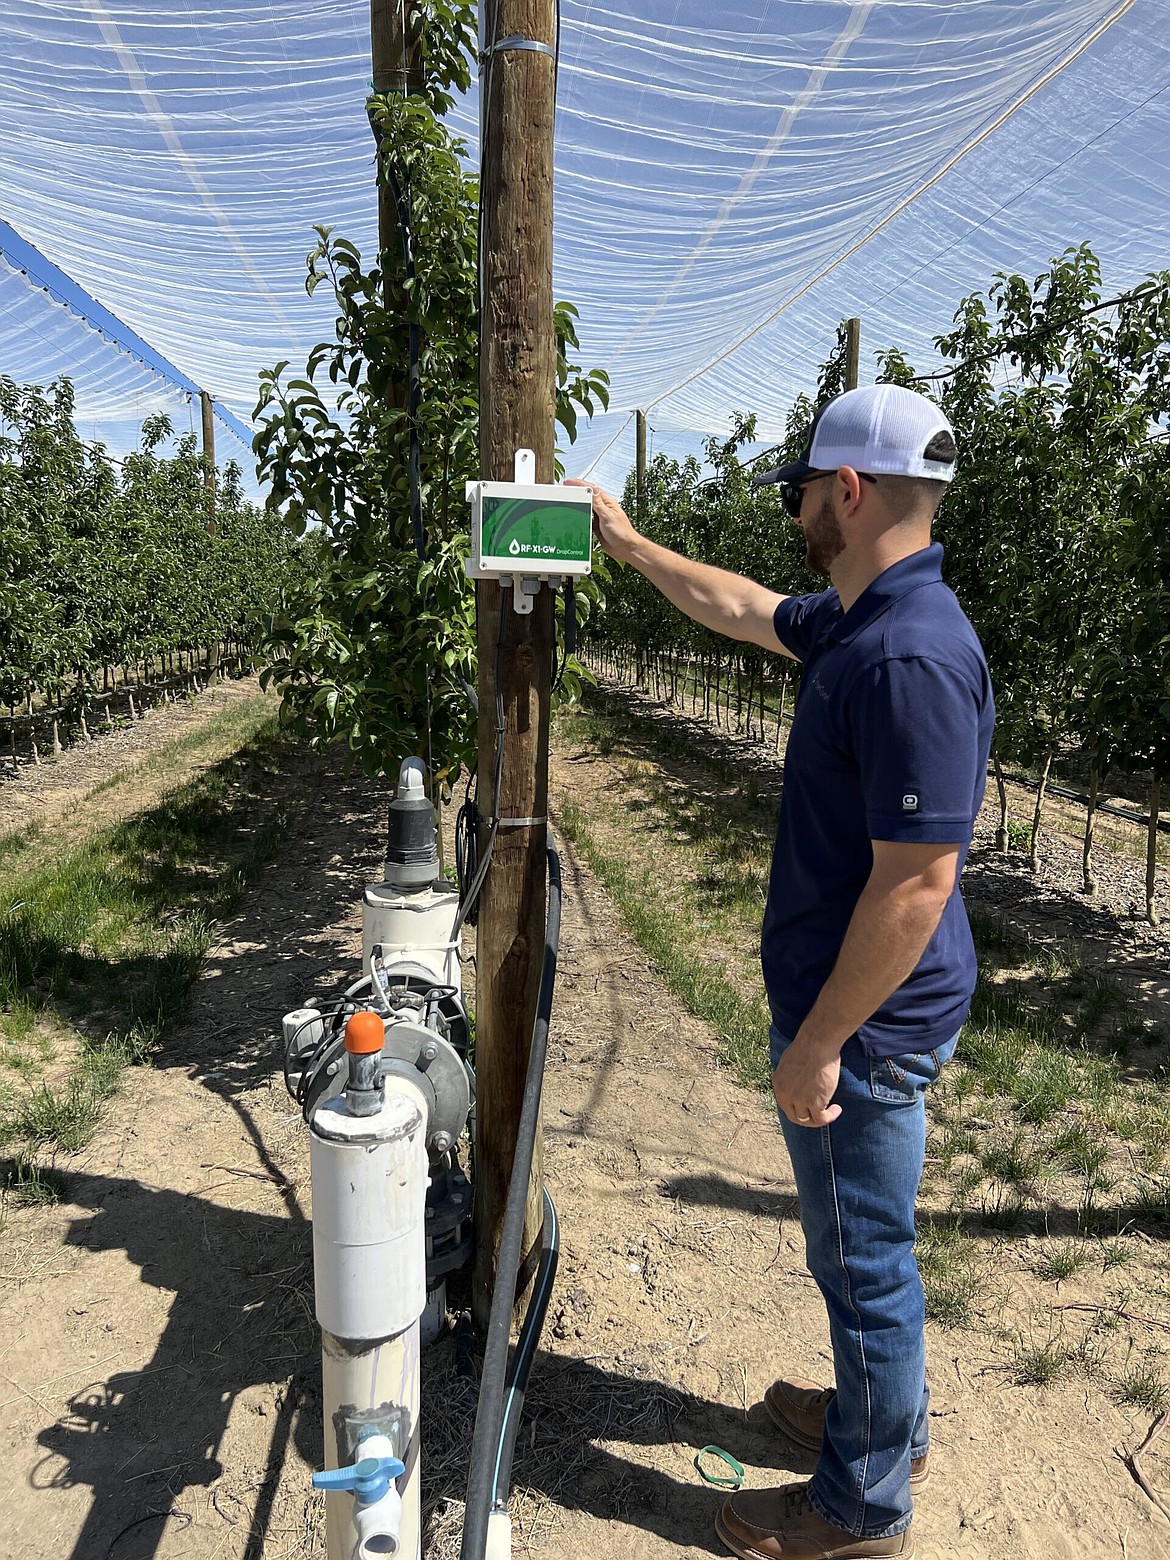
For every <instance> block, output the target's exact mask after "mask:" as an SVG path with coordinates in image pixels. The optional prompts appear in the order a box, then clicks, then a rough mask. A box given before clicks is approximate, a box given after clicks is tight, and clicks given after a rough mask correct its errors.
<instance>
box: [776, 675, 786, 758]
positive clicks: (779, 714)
mask: <svg viewBox="0 0 1170 1560" xmlns="http://www.w3.org/2000/svg"><path fill="white" fill-rule="evenodd" d="M787 697H788V673H787V671H783V672H781V673H780V702H779V704H778V705H777V706H776V751H777V753H779V751H780V742H781V738H782V734H783V731H784V701H785V699H786V698H787Z"/></svg>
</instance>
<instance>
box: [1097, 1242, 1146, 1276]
mask: <svg viewBox="0 0 1170 1560" xmlns="http://www.w3.org/2000/svg"><path fill="white" fill-rule="evenodd" d="M1136 1255H1137V1253H1136V1252H1135V1251H1134V1250H1133V1248H1132V1247H1131V1246H1126V1245H1124V1244H1123V1243H1122V1242H1121V1240H1107V1241H1105V1242H1104V1244H1103V1245H1102V1247H1101V1271H1102V1272H1103V1273H1108V1272H1109V1271H1110V1270H1111V1269H1112V1268H1116V1267H1124V1266H1125V1265H1126V1264H1127V1263H1129V1262H1132V1261H1133V1259H1134V1257H1135V1256H1136Z"/></svg>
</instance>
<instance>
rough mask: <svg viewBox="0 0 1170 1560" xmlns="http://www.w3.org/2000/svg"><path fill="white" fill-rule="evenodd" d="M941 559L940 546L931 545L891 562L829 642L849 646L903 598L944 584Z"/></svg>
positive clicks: (836, 624) (832, 631) (865, 592)
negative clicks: (927, 587) (875, 620)
mask: <svg viewBox="0 0 1170 1560" xmlns="http://www.w3.org/2000/svg"><path fill="white" fill-rule="evenodd" d="M942 556H943V550H942V545H941V543H939V542H932V543H931V545H930V546H929V547H923V548H922V549H921V550H920V551H919V552H915V553H910V555H909V556H908V557H906V558H899V559H898V561H897V563H892V564H891V565H890V567H889V568H888V569H885V570H883V572H882V573H881V574H879V575H878V577H877V579H876V580H873V581H871V583H870V584H869V585H867V586H866V588H865V589H864V590H863V591H862V593H861V595H860V596H858V598H857V600H856V601H855V602H854V603H853V605H852V606H851V607H850V608H849V611H848V612H845V613H843V614H842V615H841V617H840V618H839V619H838V621H837V622H836V623H835V624H834V625H833V628H832V630H831V632H830V634H829V639H830V641H831V642H832V643H834V644H848V643H849V641H850V640H852V639H855V638H856V637H857V635H858V634H859V633H860V632H861V630H862V629H863V628H865V627H866V626H867V625H868V624H870V623H872V622H873V621H874V619H875V618H879V617H881V615H882V613H883V612H885V611H887V610H888V609H889V608H890V607H892V606H893V604H894V602H895V601H897V600H899V598H900V597H902V596H908V595H909V594H910V592H911V591H912V590H918V589H919V588H920V587H921V586H923V585H934V584H938V583H941V581H942Z"/></svg>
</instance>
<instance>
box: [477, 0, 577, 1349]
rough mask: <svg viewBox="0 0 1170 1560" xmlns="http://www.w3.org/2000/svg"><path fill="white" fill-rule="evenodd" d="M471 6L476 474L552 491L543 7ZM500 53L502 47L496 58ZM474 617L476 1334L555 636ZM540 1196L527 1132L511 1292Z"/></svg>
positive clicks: (521, 973)
mask: <svg viewBox="0 0 1170 1560" xmlns="http://www.w3.org/2000/svg"><path fill="white" fill-rule="evenodd" d="M482 5H483V10H482V13H481V22H480V36H481V44H482V49H483V52H484V53H485V55H486V59H485V62H484V67H483V72H482V75H481V78H480V97H481V103H482V121H481V122H482V127H483V160H482V161H483V172H482V183H481V193H480V199H481V201H482V207H483V210H482V228H483V239H482V246H483V247H482V254H481V257H480V283H481V297H482V300H483V306H482V311H481V317H480V375H479V396H480V402H479V405H480V434H479V450H480V472H481V475H482V477H483V479H484V480H485V481H506V482H510V481H512V479H513V474H514V462H515V454H516V451H517V450H518V449H531V450H534V451H535V453H536V480H537V481H538V482H551V481H552V480H553V415H554V410H555V395H556V335H555V328H554V324H553V295H552V215H553V206H552V190H553V111H554V95H553V93H554V80H553V72H554V64H553V58H552V50H553V46H554V43H555V27H556V19H555V15H554V6H555V0H482ZM521 40H524V42H523V43H521ZM500 41H504V42H505V43H506V47H505V48H503V49H500V50H495V49H494V44H496V43H498V42H500ZM528 43H535V44H538V45H542V46H543V47H539V48H532V47H530V46H527V45H528ZM546 51H547V52H546ZM476 605H477V612H478V652H479V809H480V813H481V815H482V816H483V817H484V818H488V817H490V816H491V814H492V813H493V811H495V810H497V809H498V813H499V816H500V818H501V819H502V822H501V824H500V827H499V830H498V832H497V834H496V840H495V848H494V851H493V854H492V864H491V868H490V870H489V872H488V875H487V879H486V881H485V883H484V887H483V892H482V894H481V896H480V908H479V923H478V939H477V943H476V967H475V971H476V973H475V1014H476V1027H475V1047H476V1049H475V1076H476V1121H477V1138H476V1157H475V1215H474V1217H475V1233H476V1242H477V1245H476V1261H475V1277H474V1283H473V1290H472V1308H473V1313H474V1316H475V1319H476V1321H477V1323H478V1324H479V1325H480V1326H481V1327H483V1326H486V1323H487V1319H488V1313H489V1310H490V1306H491V1295H492V1289H493V1287H494V1284H495V1278H496V1256H497V1252H498V1249H499V1240H500V1231H501V1226H502V1223H503V1217H504V1205H505V1202H506V1199H507V1190H508V1180H509V1177H510V1175H511V1172H512V1159H513V1155H514V1153H515V1149H516V1133H517V1127H518V1123H519V1118H520V1105H521V1099H522V1096H523V1090H524V1078H525V1073H526V1070H527V1066H528V1050H529V1045H530V1042H531V1039H532V1027H533V1022H534V1019H535V1015H536V1001H537V993H538V990H539V986H540V972H541V964H542V960H543V954H544V923H545V905H546V897H547V895H546V883H545V872H546V867H545V817H546V814H547V812H548V736H549V699H550V682H551V668H552V656H553V648H554V643H555V639H554V618H553V597H552V592H551V591H550V590H549V589H548V588H547V587H546V586H542V587H541V589H540V591H539V592H538V594H537V596H536V598H535V606H534V610H533V612H532V614H531V615H530V616H524V617H522V616H520V615H518V614H517V613H516V612H515V611H514V609H513V606H512V593H511V590H510V589H509V590H508V591H507V592H506V593H505V592H504V591H503V590H502V589H501V587H500V585H499V584H498V582H497V581H495V580H488V581H485V582H484V583H482V584H480V585H479V586H478V587H477V591H476ZM501 612H502V613H503V621H502V627H501ZM498 646H499V650H498V655H497V647H498ZM497 664H498V667H499V683H498V686H497V682H496V668H497ZM497 695H499V697H500V698H502V700H503V709H504V731H505V734H504V759H503V770H502V773H501V778H500V794H499V796H498V797H496V796H493V794H492V781H493V778H494V774H495V763H496V737H495V729H494V728H495V711H496V698H497ZM486 838H487V831H486V829H481V837H480V845H481V849H482V848H483V845H484V844H485V843H486ZM542 1188H543V1153H542V1149H541V1142H540V1135H539V1132H538V1135H537V1144H536V1153H535V1156H534V1159H533V1165H532V1177H531V1180H530V1183H529V1189H528V1210H527V1215H526V1218H525V1226H524V1247H523V1251H524V1258H523V1261H522V1265H521V1279H520V1283H519V1285H518V1286H517V1293H518V1295H519V1294H520V1293H521V1292H522V1291H523V1290H524V1289H525V1288H526V1287H527V1283H528V1281H529V1280H530V1279H531V1277H532V1272H533V1269H534V1267H535V1263H536V1260H537V1257H538V1255H539V1250H538V1247H539V1240H540V1229H541V1219H542V1204H541V1199H542ZM503 1282H505V1283H508V1284H510V1283H511V1282H512V1275H511V1274H505V1275H504V1278H503Z"/></svg>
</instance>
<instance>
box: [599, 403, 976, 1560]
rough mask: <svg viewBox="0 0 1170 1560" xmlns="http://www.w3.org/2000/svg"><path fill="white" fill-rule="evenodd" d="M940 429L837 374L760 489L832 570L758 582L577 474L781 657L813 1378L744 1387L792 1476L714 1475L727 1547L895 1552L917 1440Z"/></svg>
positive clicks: (777, 883) (938, 723)
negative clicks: (827, 1365)
mask: <svg viewBox="0 0 1170 1560" xmlns="http://www.w3.org/2000/svg"><path fill="white" fill-rule="evenodd" d="M954 469H955V443H954V435H953V432H952V430H951V428H950V426H949V424H948V423H947V420H946V418H945V417H944V416H943V415H942V413H941V412H940V411H939V410H938V408H937V407H936V406H935V405H934V404H933V403H932V402H931V401H929V400H927V399H926V397H924V396H921V395H918V394H916V393H915V392H914V391H912V390H907V389H903V388H901V387H899V386H894V385H877V386H873V387H869V388H865V389H861V390H850V391H847V392H846V393H845V394H844V395H841V396H838V397H837V398H836V399H834V400H833V401H830V402H829V403H828V404H827V405H826V406H825V407H824V408H822V410H821V411H820V413H819V414H818V416H817V419H816V421H815V422H814V424H813V428H812V431H811V433H810V436H809V440H808V443H807V444H806V446H805V449H804V452H803V454H802V457H801V459H800V460H798V461H796V462H794V463H793V464H792V465H789V466H784V467H781V468H779V469H778V470H776V471H772V472H769V473H768V474H767V475H766V476H764V477H761V478H759V479H758V481H759V482H762V483H778V484H780V491H781V495H782V497H783V500H784V504H785V507H786V509H787V511H788V513H789V514H790V515H791V516H792V518H793V519H794V520H795V521H796V523H797V524H798V525H799V526H800V527H801V529H802V530H803V531H804V536H805V542H806V546H807V549H808V559H809V563H810V564H811V565H812V567H813V568H814V569H816V570H817V571H818V572H820V573H824V574H827V575H828V576H829V578H830V579H831V581H832V588H831V589H829V590H826V591H824V592H823V593H821V594H819V595H811V596H782V595H777V594H776V593H775V592H773V591H770V590H766V589H764V587H763V586H761V585H758V584H756V583H754V582H753V581H751V580H748V579H745V578H743V577H742V576H739V575H735V574H729V573H726V572H725V571H723V570H720V569H714V568H711V567H709V566H707V565H706V564H702V563H696V562H693V561H691V560H689V559H686V558H683V557H680V556H679V555H678V554H676V553H672V552H670V551H668V550H667V549H666V548H664V547H659V546H657V545H656V544H655V543H653V542H651V541H649V540H647V539H646V538H645V537H642V536H641V535H639V534H638V532H637V531H635V529H634V528H633V526H632V525H631V523H630V521H629V519H628V518H627V516H626V514H625V513H624V511H623V510H622V508H621V506H620V505H619V504H618V503H617V502H616V501H615V500H614V499H613V498H611V497H610V496H609V495H608V494H606V493H604V492H602V491H601V490H600V489H598V488H595V489H594V498H593V507H594V520H595V526H596V530H597V534H598V537H599V539H600V542H601V545H602V546H603V547H604V548H605V550H606V551H607V552H608V553H610V554H611V555H612V556H613V557H614V558H617V559H619V560H621V561H622V562H625V563H629V564H631V565H632V566H633V567H634V568H635V569H637V570H638V571H639V572H640V573H641V574H643V575H645V577H646V578H647V579H648V580H650V582H651V583H652V584H654V585H655V586H656V587H657V588H658V589H659V590H660V591H661V592H662V593H663V595H665V596H666V597H667V598H668V599H669V600H670V601H672V602H673V603H674V604H675V606H677V607H679V608H680V609H681V610H682V611H683V612H685V613H687V614H688V615H689V616H690V617H692V618H694V619H696V621H698V622H700V623H702V624H704V625H705V626H706V627H708V628H710V629H713V630H715V631H716V632H719V633H723V634H726V635H728V636H729V637H731V638H733V639H739V640H744V641H747V642H748V643H750V644H755V645H761V646H763V647H764V648H765V649H767V650H775V651H778V652H779V653H780V654H782V655H788V656H791V657H793V658H794V659H795V660H798V661H800V662H801V663H802V666H803V670H802V674H801V691H800V698H799V701H798V704H797V708H796V714H795V716H794V718H793V722H792V729H791V733H790V735H789V739H788V750H787V754H786V757H785V764H784V795H783V800H782V803H781V808H780V820H779V827H778V831H777V838H776V848H775V854H774V857H773V863H772V875H771V882H770V886H769V891H768V901H767V907H766V910H765V915H764V927H763V937H762V962H763V970H764V980H765V984H766V986H767V990H768V998H769V1003H770V1006H771V1010H772V1018H773V1027H772V1035H771V1061H772V1067H773V1076H772V1087H773V1090H774V1092H775V1096H776V1102H777V1106H778V1112H779V1116H780V1123H781V1126H782V1128H783V1130H784V1136H785V1139H786V1142H787V1145H788V1151H789V1155H790V1157H791V1159H792V1165H793V1171H794V1174H795V1178H796V1185H797V1190H798V1192H799V1195H800V1209H801V1223H802V1226H803V1228H804V1233H805V1242H806V1249H807V1259H808V1265H809V1269H810V1271H811V1272H812V1274H813V1277H814V1278H815V1279H816V1281H817V1284H818V1285H819V1287H820V1290H821V1293H822V1295H823V1296H824V1299H825V1304H826V1307H827V1310H828V1316H829V1330H830V1336H831V1339H832V1345H833V1360H834V1365H835V1370H836V1384H835V1388H827V1389H820V1388H817V1387H816V1386H815V1385H814V1384H812V1383H808V1382H801V1381H790V1380H783V1379H781V1380H779V1381H777V1382H775V1383H774V1384H773V1385H772V1386H771V1387H770V1388H769V1389H768V1391H767V1393H766V1394H765V1398H764V1405H765V1408H766V1410H767V1412H768V1414H769V1415H770V1416H771V1418H772V1419H773V1420H774V1421H775V1422H776V1424H777V1425H778V1426H779V1427H780V1428H781V1429H783V1430H784V1431H785V1432H786V1433H787V1434H788V1435H789V1436H790V1437H791V1438H792V1439H793V1440H795V1441H797V1442H798V1443H799V1444H800V1445H802V1446H808V1447H812V1448H819V1449H820V1457H819V1460H818V1462H817V1467H816V1472H815V1473H814V1475H813V1477H812V1480H811V1481H810V1482H809V1483H807V1484H789V1485H785V1486H782V1487H781V1488H779V1489H772V1490H761V1491H750V1492H749V1491H744V1492H742V1493H740V1494H737V1495H733V1496H732V1497H731V1498H730V1499H729V1500H728V1501H727V1502H726V1503H725V1505H724V1507H723V1509H722V1511H721V1512H720V1513H719V1516H718V1519H717V1522H716V1527H717V1531H718V1533H719V1536H720V1537H721V1538H722V1539H723V1541H724V1542H725V1543H726V1544H727V1546H728V1548H729V1549H731V1550H732V1551H733V1552H734V1553H735V1554H737V1555H739V1556H742V1557H743V1560H806V1557H812V1556H816V1557H818V1560H825V1557H832V1560H865V1557H868V1556H877V1555H881V1556H885V1555H896V1556H900V1557H901V1560H910V1557H911V1556H912V1555H913V1553H914V1545H913V1538H912V1535H911V1516H912V1504H911V1492H912V1490H913V1491H917V1489H919V1488H920V1487H921V1485H922V1483H923V1481H924V1479H925V1476H926V1468H927V1453H928V1422H927V1401H928V1398H927V1391H926V1378H925V1356H924V1346H923V1297H922V1286H921V1283H920V1281H919V1277H918V1268H917V1264H916V1262H915V1258H914V1251H913V1244H914V1201H915V1197H916V1195H917V1190H918V1183H919V1179H920V1177H921V1174H922V1164H923V1156H924V1152H925V1109H924V1095H925V1092H926V1089H927V1087H928V1086H929V1085H930V1084H931V1083H932V1082H933V1081H934V1080H935V1079H936V1078H937V1076H938V1074H939V1071H940V1069H941V1068H942V1066H943V1064H944V1063H945V1062H946V1060H947V1059H948V1058H949V1057H950V1055H951V1053H952V1052H953V1050H954V1047H955V1042H956V1040H957V1038H958V1031H959V1029H960V1027H961V1025H962V1023H963V1021H964V1019H965V1018H966V1016H967V1012H968V1009H969V1006H970V999H971V994H972V991H973V990H974V985H975V954H974V948H973V945H972V941H971V934H970V929H969V927H968V924H967V917H966V913H965V911H964V909H963V903H962V899H961V897H960V895H959V892H958V880H959V874H960V873H961V871H962V867H963V862H964V860H965V858H966V854H967V847H968V845H969V843H970V840H971V834H972V829H973V826H974V821H975V817H976V814H977V813H978V811H979V806H980V802H981V800H982V796H983V790H984V784H985V781H986V776H987V758H988V751H989V749H990V746H991V735H992V727H993V724H994V718H995V717H994V706H993V702H992V694H991V686H990V682H989V679H988V675H987V667H986V663H985V661H984V658H983V653H982V650H981V648H980V645H979V641H978V639H977V638H976V635H975V632H974V630H973V629H972V627H971V625H970V623H969V622H968V621H967V619H966V617H965V616H964V615H963V612H962V609H961V608H960V606H959V604H958V602H957V601H956V599H955V597H954V596H953V594H952V593H951V591H950V590H948V589H947V587H946V586H945V585H944V584H943V583H942V578H941V574H940V565H941V562H942V548H941V547H939V546H932V545H931V523H932V521H933V518H934V515H935V512H936V511H937V509H938V506H939V502H940V500H941V498H942V496H943V494H944V493H945V492H946V484H947V483H948V482H949V481H950V480H951V478H952V477H953V475H954Z"/></svg>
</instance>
